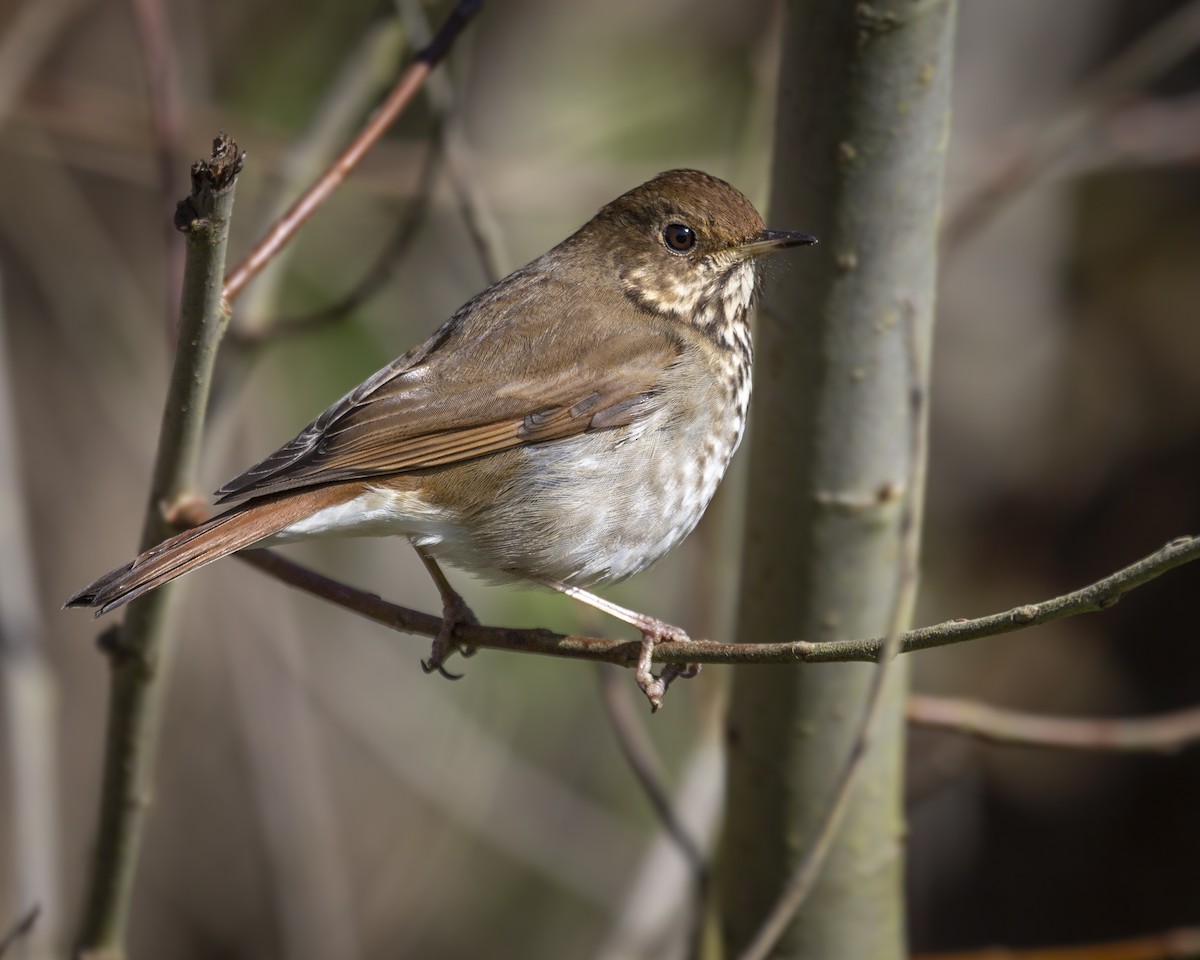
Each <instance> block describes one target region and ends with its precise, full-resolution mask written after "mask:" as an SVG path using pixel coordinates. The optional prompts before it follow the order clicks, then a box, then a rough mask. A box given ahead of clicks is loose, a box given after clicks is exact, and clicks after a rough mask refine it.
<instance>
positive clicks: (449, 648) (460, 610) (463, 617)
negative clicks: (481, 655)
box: [421, 593, 479, 680]
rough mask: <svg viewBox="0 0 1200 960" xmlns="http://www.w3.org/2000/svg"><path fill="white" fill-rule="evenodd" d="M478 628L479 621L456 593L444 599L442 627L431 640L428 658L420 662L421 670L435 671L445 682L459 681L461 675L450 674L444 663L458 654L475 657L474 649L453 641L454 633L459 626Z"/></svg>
mask: <svg viewBox="0 0 1200 960" xmlns="http://www.w3.org/2000/svg"><path fill="white" fill-rule="evenodd" d="M463 624H465V625H466V626H470V627H477V626H479V619H478V618H477V617H476V616H475V614H474V613H472V612H471V608H470V607H468V606H467V602H466V601H465V600H463V598H462V597H460V596H459V595H458V594H457V593H452V594H451V595H450V596H448V597H444V598H443V601H442V626H441V629H439V630H438V635H437V636H436V637H434V639H433V646H432V647H431V648H430V650H429V658H428V659H426V660H422V661H421V669H422V670H424V671H425V672H426V673H434V672H435V671H436V672H437V673H439V674H441V675H442V676H443V677H445V678H446V679H447V680H461V679H462V676H463V675H462V674H461V673H451V672H450V671H449V670H447V669H446V661H447V660H448V659H449V658H450V656H451V654H454V653H458V654H460V655H462V656H464V657H471V656H474V655H475V648H474V647H472V646H468V645H466V644H460V643H458V641H456V640H455V639H454V632H455V630H457V629H458V627H459V626H460V625H463Z"/></svg>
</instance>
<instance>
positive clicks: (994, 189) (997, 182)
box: [942, 0, 1200, 251]
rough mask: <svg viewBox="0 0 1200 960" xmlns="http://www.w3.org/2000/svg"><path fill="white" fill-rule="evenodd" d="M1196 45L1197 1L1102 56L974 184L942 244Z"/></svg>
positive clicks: (1199, 31) (1047, 167) (1021, 187)
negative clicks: (1004, 157)
mask: <svg viewBox="0 0 1200 960" xmlns="http://www.w3.org/2000/svg"><path fill="white" fill-rule="evenodd" d="M1197 45H1200V0H1193V2H1191V3H1187V4H1185V5H1183V6H1182V7H1179V8H1178V9H1176V10H1175V11H1174V12H1172V13H1171V14H1170V15H1169V16H1167V17H1165V18H1164V19H1163V20H1161V21H1159V23H1157V24H1156V25H1155V26H1153V27H1152V28H1151V29H1150V30H1148V31H1147V32H1146V33H1145V34H1143V35H1142V36H1141V37H1139V38H1138V39H1137V40H1135V41H1134V42H1133V43H1132V44H1130V45H1129V47H1127V48H1126V49H1125V50H1124V51H1122V52H1121V53H1120V54H1118V55H1117V56H1115V57H1112V58H1111V59H1110V60H1108V61H1107V62H1106V63H1105V64H1104V65H1103V66H1102V67H1101V68H1100V69H1099V70H1098V71H1097V72H1096V73H1095V74H1094V75H1093V76H1092V77H1091V78H1090V79H1089V80H1087V81H1086V82H1085V83H1083V84H1082V85H1081V86H1080V88H1079V89H1078V90H1076V91H1075V92H1074V94H1073V95H1072V96H1070V97H1069V98H1068V99H1067V100H1066V102H1065V103H1064V104H1063V105H1062V106H1061V107H1060V108H1059V109H1058V110H1057V111H1056V112H1055V113H1053V114H1052V115H1051V116H1050V117H1049V118H1048V119H1046V120H1045V121H1043V122H1042V124H1041V125H1040V126H1039V127H1038V129H1037V130H1036V131H1035V132H1034V133H1032V134H1031V135H1029V136H1028V137H1026V138H1025V139H1024V141H1023V142H1022V143H1021V145H1020V146H1019V148H1018V149H1017V150H1015V151H1013V152H1012V153H1011V155H1010V157H1009V159H1008V162H1007V163H1005V164H1003V165H1002V166H1000V167H999V168H997V169H996V170H994V171H993V172H992V173H991V174H990V176H988V177H987V178H985V179H984V180H983V181H982V182H981V183H979V184H978V185H977V186H976V187H975V189H974V190H972V191H971V192H970V193H969V194H968V195H967V196H966V197H964V198H963V199H962V200H961V201H960V202H959V203H958V205H957V207H956V208H955V209H954V210H952V211H950V214H949V215H948V216H947V218H946V229H945V232H944V234H943V243H942V245H943V248H944V249H945V250H947V251H950V250H954V249H956V248H957V247H958V246H960V245H961V244H962V242H963V241H964V240H965V239H966V238H967V237H969V236H970V235H971V234H974V233H977V232H978V231H979V230H980V229H981V228H982V227H983V226H984V225H985V224H987V223H988V222H989V221H990V220H992V219H993V218H994V217H995V215H996V214H997V213H998V212H999V211H1000V210H1002V209H1003V208H1004V207H1005V206H1007V205H1008V204H1010V203H1011V202H1012V201H1013V200H1014V199H1015V198H1016V197H1017V196H1019V195H1020V194H1021V193H1023V192H1024V191H1025V190H1026V189H1028V188H1029V187H1030V186H1031V185H1032V184H1034V183H1035V182H1037V181H1038V180H1039V179H1041V178H1042V177H1044V176H1045V175H1046V174H1047V173H1048V172H1049V171H1051V170H1052V169H1053V168H1054V166H1055V165H1056V164H1057V163H1059V162H1060V161H1062V160H1063V158H1064V157H1065V156H1066V155H1067V154H1068V153H1069V152H1070V150H1071V148H1072V147H1073V146H1074V145H1075V144H1076V142H1077V141H1078V140H1079V139H1080V138H1081V137H1082V136H1083V135H1084V134H1085V133H1087V132H1088V131H1089V130H1091V129H1092V128H1093V127H1094V126H1095V124H1096V123H1097V122H1098V120H1100V119H1101V118H1102V117H1103V116H1104V114H1105V113H1107V112H1108V111H1110V110H1111V109H1112V108H1113V107H1114V106H1116V105H1117V104H1119V103H1120V101H1121V100H1122V99H1124V98H1125V97H1127V96H1128V95H1129V94H1130V93H1131V92H1133V91H1135V90H1137V89H1139V88H1140V87H1142V86H1145V85H1146V84H1147V83H1149V82H1150V81H1151V80H1153V79H1154V78H1155V77H1157V76H1159V75H1160V74H1161V73H1162V72H1163V71H1165V70H1166V69H1167V68H1169V67H1170V66H1171V65H1172V64H1174V63H1176V62H1178V61H1179V60H1181V59H1182V58H1183V57H1185V56H1187V55H1188V54H1189V53H1191V52H1192V51H1193V50H1194V49H1196V47H1197Z"/></svg>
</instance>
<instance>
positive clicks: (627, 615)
mask: <svg viewBox="0 0 1200 960" xmlns="http://www.w3.org/2000/svg"><path fill="white" fill-rule="evenodd" d="M534 579H535V581H536V582H537V583H540V584H542V585H543V586H547V587H549V588H550V589H551V590H557V591H558V592H559V593H563V594H566V595H567V596H568V597H573V598H574V599H576V600H581V601H582V602H584V603H586V604H587V605H588V606H590V607H594V608H595V609H597V610H599V611H601V612H602V613H607V614H608V615H609V616H610V617H616V618H617V619H618V620H622V621H624V622H625V623H628V624H630V625H631V626H634V627H637V629H639V630H640V631H641V632H642V650H641V654H640V655H639V656H638V664H637V672H636V674H635V677H636V678H637V685H638V687H640V688H641V691H642V693H644V694H645V695H646V699H647V700H649V701H650V709H651V710H652V711H656V710H658V708H659V707H661V706H662V699H663V696H664V694H666V692H667V687H669V686H670V685H671V681H673V680H674V679H676V678H677V677H694V676H695V675H696V674H698V673H699V672H700V664H698V663H668V664H666V665H665V666H664V667H663V668H662V672H661V673H660V674H659V675H658V676H657V677H656V676H655V675H654V674H653V673H652V672H651V670H650V667H651V665H652V664H653V662H654V647H655V645H656V644H657V643H659V642H660V641H664V640H665V641H670V640H678V641H680V642H682V643H691V640H692V638H691V637H689V636H688V635H687V634H686V633H685V632H684V631H683V630H681V629H680V628H679V627H674V626H672V625H671V624H669V623H665V622H663V621H662V620H656V619H655V618H654V617H648V616H646V614H644V613H638V612H637V611H636V610H630V609H628V608H627V607H622V606H621V605H620V604H616V603H613V602H612V601H611V600H605V599H604V598H603V597H598V596H596V595H595V594H594V593H589V592H588V591H586V590H583V589H581V588H579V587H573V586H571V585H570V584H568V583H563V582H561V581H559V580H554V579H552V578H550V577H536V578H534Z"/></svg>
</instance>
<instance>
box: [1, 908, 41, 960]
mask: <svg viewBox="0 0 1200 960" xmlns="http://www.w3.org/2000/svg"><path fill="white" fill-rule="evenodd" d="M41 912H42V908H41V906H40V905H37V904H35V905H34V906H32V907H30V908H29V909H28V910H26V911H25V912H24V913H23V914H21V916H19V917H17V919H16V922H15V923H13V925H12V927H10V928H9V930H8V931H7V932H5V934H4V936H3V937H0V957H3V956H4V955H5V954H6V953H8V948H9V947H11V946H12V945H13V944H15V943H17V942H18V941H20V940H22V939H24V938H25V937H27V936H29V934H30V933H31V932H32V931H33V927H34V924H36V923H37V918H38V916H39V915H40V914H41Z"/></svg>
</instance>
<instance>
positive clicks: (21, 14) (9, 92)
mask: <svg viewBox="0 0 1200 960" xmlns="http://www.w3.org/2000/svg"><path fill="white" fill-rule="evenodd" d="M87 2H88V0H39V2H38V3H23V4H21V5H20V7H19V9H18V11H17V14H16V15H15V16H14V17H13V19H12V21H11V22H10V23H9V25H8V29H7V30H6V31H5V32H4V36H3V38H0V123H3V122H4V120H6V119H7V118H8V114H9V111H10V110H11V109H12V106H13V103H14V102H15V101H16V99H17V95H18V94H19V93H20V92H21V89H22V88H23V87H24V86H25V81H26V80H28V79H29V75H30V74H31V73H33V71H34V68H36V67H37V65H38V63H40V62H41V59H42V56H43V54H45V53H46V51H47V50H48V49H49V48H50V45H51V44H52V43H53V42H54V40H55V38H56V37H57V36H58V33H59V31H60V30H61V29H62V28H63V26H64V24H66V23H67V21H68V20H70V18H71V16H72V14H74V13H75V12H76V11H77V10H79V9H80V8H81V7H83V6H84V4H85V3H87Z"/></svg>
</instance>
